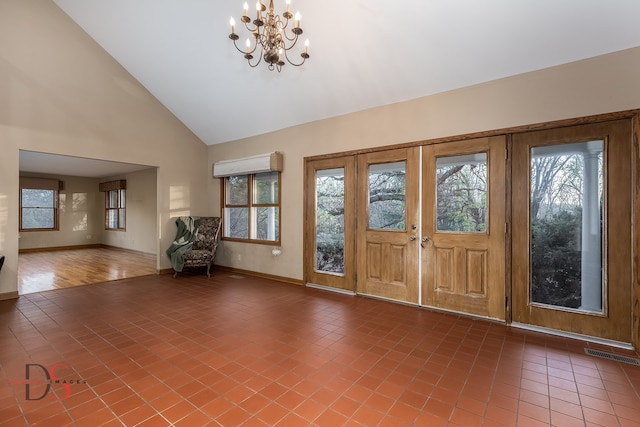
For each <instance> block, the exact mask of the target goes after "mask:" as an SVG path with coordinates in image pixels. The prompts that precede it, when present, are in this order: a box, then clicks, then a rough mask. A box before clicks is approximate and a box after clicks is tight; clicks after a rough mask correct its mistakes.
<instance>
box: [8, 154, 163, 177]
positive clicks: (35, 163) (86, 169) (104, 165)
mask: <svg viewBox="0 0 640 427" xmlns="http://www.w3.org/2000/svg"><path fill="white" fill-rule="evenodd" d="M150 167H151V166H144V165H136V164H131V163H120V162H109V161H105V160H96V159H86V158H83V157H71V156H61V155H58V154H48V153H39V152H35V151H25V150H20V172H21V173H22V172H31V173H37V174H41V173H48V174H52V175H58V176H60V175H63V176H64V175H66V176H81V177H87V178H107V177H111V176H115V175H124V174H127V173H132V172H137V171H140V170H143V169H149V168H150Z"/></svg>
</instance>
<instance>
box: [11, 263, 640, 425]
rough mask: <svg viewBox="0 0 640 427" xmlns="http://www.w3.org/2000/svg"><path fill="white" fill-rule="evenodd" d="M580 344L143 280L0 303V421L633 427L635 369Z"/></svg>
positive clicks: (345, 304) (637, 403)
mask: <svg viewBox="0 0 640 427" xmlns="http://www.w3.org/2000/svg"><path fill="white" fill-rule="evenodd" d="M587 345H589V344H586V343H584V342H580V341H574V340H570V339H564V338H558V337H553V336H546V335H542V334H538V333H534V332H529V331H523V330H518V329H512V328H508V327H505V326H504V325H501V324H496V323H491V322H487V321H482V320H473V319H469V318H465V317H459V316H455V315H452V314H442V313H435V312H431V311H429V310H426V309H420V308H416V307H409V306H403V305H399V304H393V303H388V302H383V301H378V300H374V299H368V298H364V297H350V296H345V295H341V294H334V293H331V292H326V291H321V290H316V289H310V288H304V287H299V286H295V285H290V284H283V283H278V282H273V281H269V280H265V279H257V278H251V277H245V278H243V279H233V278H230V277H229V274H223V273H216V274H214V275H212V277H211V278H210V279H207V278H206V276H204V275H202V276H200V275H198V276H196V275H183V276H180V277H179V278H178V279H173V278H171V276H169V275H163V276H145V277H139V278H134V279H125V280H121V281H118V282H112V283H108V284H97V285H88V286H82V287H76V288H68V289H60V290H53V291H47V292H40V293H33V294H28V295H24V296H22V297H20V298H19V299H18V300H13V301H0V377H1V380H2V384H0V424H1V425H7V426H23V425H43V426H47V427H49V426H66V425H70V426H71V425H74V426H101V425H104V426H121V425H126V426H134V425H141V426H166V425H176V426H204V425H209V426H307V425H311V426H340V425H345V426H385V427H387V426H436V427H437V426H481V425H482V426H516V425H517V426H547V425H555V426H562V427H565V426H568V427H571V426H607V427H609V426H639V425H640V397H639V393H640V367H638V366H634V365H631V364H625V363H619V362H615V361H611V360H607V359H601V358H593V357H591V356H588V355H585V353H584V347H585V346H587ZM591 346H592V347H597V348H599V349H601V350H610V351H615V352H618V353H620V354H624V355H627V356H631V357H637V355H636V354H635V353H633V352H628V351H623V350H616V349H608V348H603V347H602V346H595V345H593V344H591ZM27 372H28V373H29V381H27V380H26V378H27V376H26V375H27ZM45 373H48V375H49V378H50V382H51V384H49V382H48V381H47V376H46V374H45ZM56 379H57V382H58V383H56ZM85 381H86V383H85ZM78 382H79V383H78ZM27 385H28V386H29V388H28V390H29V395H28V396H27ZM47 386H49V388H48V389H47Z"/></svg>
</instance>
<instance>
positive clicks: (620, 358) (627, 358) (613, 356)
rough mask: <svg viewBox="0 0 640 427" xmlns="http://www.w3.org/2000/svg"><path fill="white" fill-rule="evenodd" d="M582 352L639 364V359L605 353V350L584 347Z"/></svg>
mask: <svg viewBox="0 0 640 427" xmlns="http://www.w3.org/2000/svg"><path fill="white" fill-rule="evenodd" d="M584 352H585V353H587V354H588V355H590V356H596V357H601V358H603V359H609V360H615V361H617V362H624V363H630V364H632V365H636V366H640V359H634V358H633V357H627V356H620V355H618V354H613V353H607V352H606V351H600V350H592V349H590V348H585V349H584Z"/></svg>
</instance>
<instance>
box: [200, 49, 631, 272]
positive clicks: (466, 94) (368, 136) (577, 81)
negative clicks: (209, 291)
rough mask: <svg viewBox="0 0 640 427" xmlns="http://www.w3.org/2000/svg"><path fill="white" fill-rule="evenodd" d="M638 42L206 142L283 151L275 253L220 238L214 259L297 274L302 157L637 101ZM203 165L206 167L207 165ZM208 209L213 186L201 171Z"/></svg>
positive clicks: (223, 147) (216, 203) (217, 151)
mask: <svg viewBox="0 0 640 427" xmlns="http://www.w3.org/2000/svg"><path fill="white" fill-rule="evenodd" d="M638 76H640V48H635V49H631V50H626V51H621V52H616V53H613V54H609V55H605V56H600V57H596V58H592V59H589V60H585V61H579V62H574V63H570V64H566V65H562V66H558V67H553V68H549V69H545V70H542V71H538V72H533V73H527V74H522V75H518V76H514V77H510V78H506V79H501V80H496V81H493V82H489V83H485V84H480V85H477V86H472V87H468V88H464V89H460V90H456V91H451V92H446V93H441V94H437V95H434V96H429V97H425V98H420V99H416V100H413V101H408V102H402V103H398V104H393V105H387V106H384V107H380V108H374V109H370V110H366V111H361V112H357V113H353V114H349V115H345V116H340V117H336V118H332V119H327V120H322V121H318V122H314V123H309V124H306V125H301V126H296V127H292V128H289V129H284V130H281V131H277V132H273V133H269V134H265V135H260V136H256V137H252V138H247V139H243V140H239V141H234V142H229V143H225V144H219V145H214V146H211V147H209V168H210V167H211V164H212V163H213V162H215V161H219V160H226V159H232V158H237V157H244V156H249V155H254V154H260V153H264V152H269V151H275V150H277V151H281V152H283V153H284V172H283V173H282V180H283V185H282V187H283V188H282V224H283V229H282V231H281V236H282V255H280V256H279V257H277V258H276V257H273V256H271V249H272V248H271V247H270V246H263V245H255V244H247V243H236V242H223V243H222V245H221V248H220V252H219V255H218V258H217V261H216V262H217V263H218V264H221V265H226V266H230V267H234V268H239V269H246V270H252V271H259V272H262V273H266V274H271V275H275V276H283V277H287V278H293V279H302V276H303V260H302V255H303V246H302V243H303V217H302V211H303V169H304V162H303V159H304V157H306V156H314V155H320V154H326V153H333V152H343V151H347V150H354V149H360V148H368V147H380V146H386V145H390V144H398V143H406V142H413V141H420V140H428V139H434V138H438V137H446V136H455V135H462V134H468V133H473V132H480V131H489V130H495V129H502V128H506V127H512V126H518V125H526V124H534V123H541V122H547V121H553V120H560V119H568V118H574V117H583V116H588V115H594V114H601V113H608V112H616V111H623V110H630V109H635V108H640V84H638ZM210 170H211V169H209V171H210ZM209 187H210V189H209V194H211V198H210V205H211V211H212V212H217V213H219V212H220V191H219V190H220V186H219V182H218V180H215V179H213V178H211V175H209Z"/></svg>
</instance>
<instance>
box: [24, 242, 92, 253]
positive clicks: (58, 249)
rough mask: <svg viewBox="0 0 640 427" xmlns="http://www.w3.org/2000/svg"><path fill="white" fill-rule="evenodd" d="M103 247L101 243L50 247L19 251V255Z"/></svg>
mask: <svg viewBox="0 0 640 427" xmlns="http://www.w3.org/2000/svg"><path fill="white" fill-rule="evenodd" d="M101 247H103V245H101V244H100V243H94V244H91V245H71V246H49V247H47V248H28V249H19V250H18V253H19V254H28V253H33V252H53V251H69V250H73V249H99V248H101Z"/></svg>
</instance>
